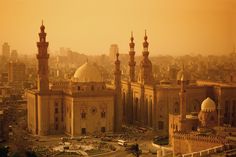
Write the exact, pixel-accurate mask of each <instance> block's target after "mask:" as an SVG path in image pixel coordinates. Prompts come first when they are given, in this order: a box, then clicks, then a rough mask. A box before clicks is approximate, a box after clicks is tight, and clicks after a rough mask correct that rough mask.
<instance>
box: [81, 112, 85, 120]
mask: <svg viewBox="0 0 236 157" xmlns="http://www.w3.org/2000/svg"><path fill="white" fill-rule="evenodd" d="M81 118H82V119H85V118H86V112H84V111H82V112H81Z"/></svg>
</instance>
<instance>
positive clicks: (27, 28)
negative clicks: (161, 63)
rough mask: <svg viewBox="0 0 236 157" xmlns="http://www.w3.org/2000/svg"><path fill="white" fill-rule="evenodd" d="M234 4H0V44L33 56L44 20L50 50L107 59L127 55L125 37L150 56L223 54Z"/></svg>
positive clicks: (72, 0)
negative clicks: (113, 48) (114, 51)
mask: <svg viewBox="0 0 236 157" xmlns="http://www.w3.org/2000/svg"><path fill="white" fill-rule="evenodd" d="M235 1H236V0H0V21H1V23H0V44H1V45H2V44H3V42H5V41H7V42H9V44H10V45H11V47H12V48H13V49H17V50H18V51H19V52H20V53H28V54H29V53H31V54H35V53H36V52H37V49H36V43H35V42H36V41H37V40H38V35H37V33H38V32H39V27H40V25H41V20H42V19H43V20H44V24H45V26H46V32H47V33H48V38H47V39H48V40H49V42H50V50H52V51H54V50H57V49H59V48H60V47H69V48H71V49H72V50H75V51H78V52H81V53H90V54H97V53H107V52H108V50H109V46H110V44H113V43H117V44H118V45H119V48H120V52H123V53H124V52H128V50H129V47H128V43H129V38H130V31H131V30H132V31H133V32H134V38H135V43H136V51H137V53H138V54H140V53H141V51H142V42H143V35H144V30H145V29H147V33H148V37H149V39H148V40H149V43H150V54H151V55H158V54H162V55H165V54H173V55H179V54H187V53H191V54H197V53H201V54H224V53H229V52H232V49H233V45H234V43H236V4H235V3H236V2H235Z"/></svg>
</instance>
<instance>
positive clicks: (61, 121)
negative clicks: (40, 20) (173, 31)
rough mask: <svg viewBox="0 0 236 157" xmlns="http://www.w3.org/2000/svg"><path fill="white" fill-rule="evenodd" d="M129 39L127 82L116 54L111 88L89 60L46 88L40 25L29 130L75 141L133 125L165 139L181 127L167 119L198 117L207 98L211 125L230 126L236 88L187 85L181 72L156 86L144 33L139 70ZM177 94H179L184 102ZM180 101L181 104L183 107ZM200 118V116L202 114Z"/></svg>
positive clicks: (234, 117)
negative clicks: (66, 78)
mask: <svg viewBox="0 0 236 157" xmlns="http://www.w3.org/2000/svg"><path fill="white" fill-rule="evenodd" d="M130 40H131V42H130V44H129V46H130V51H129V76H128V79H127V80H124V79H123V78H122V77H121V70H120V64H121V63H120V60H119V54H117V55H116V60H115V68H114V84H113V85H108V84H107V83H106V82H105V81H103V78H102V75H101V73H100V72H99V69H98V68H97V66H96V65H95V64H93V63H90V62H89V61H87V62H86V63H84V64H83V65H82V66H81V67H79V68H78V69H77V70H76V71H75V73H74V76H73V77H72V78H71V80H69V81H66V82H50V83H49V76H48V75H49V67H48V59H49V54H48V52H47V48H48V44H49V43H48V42H47V41H46V33H45V26H44V25H42V26H41V27H40V33H39V42H37V47H38V54H37V60H38V78H37V80H38V81H37V82H38V84H37V89H32V90H28V91H27V92H26V94H27V108H28V129H29V131H30V132H31V133H33V134H37V135H49V134H61V133H65V134H68V135H70V136H77V135H82V134H91V133H96V132H114V131H117V132H119V131H121V130H122V124H133V125H139V126H145V127H149V128H152V129H153V130H155V131H157V132H159V133H161V134H167V133H168V132H169V127H172V125H173V126H174V127H175V128H176V125H177V127H178V128H179V127H180V128H181V126H179V125H178V124H177V123H176V124H172V123H170V121H169V115H170V114H172V115H173V116H174V115H178V114H180V112H183V113H184V114H185V115H191V114H194V113H199V112H200V111H201V102H203V101H204V100H205V99H206V98H208V97H209V100H210V99H212V101H214V102H215V104H216V105H215V108H214V109H215V110H214V111H215V112H214V114H213V115H214V116H213V117H214V125H215V121H216V120H217V125H223V124H228V125H231V126H236V86H234V85H233V84H227V83H217V82H207V81H199V80H195V81H194V80H191V75H190V74H189V72H188V71H187V69H186V68H184V67H183V68H182V69H181V70H180V71H179V72H178V73H177V74H176V76H175V78H176V79H175V80H162V81H159V82H157V81H156V80H154V77H153V74H152V62H151V61H150V59H149V50H148V47H149V43H148V37H147V34H146V33H145V36H144V42H143V52H142V60H141V62H140V64H139V68H136V61H135V43H134V37H133V35H131V39H130ZM136 69H139V70H138V71H136ZM183 89H184V90H183ZM182 90H183V91H184V92H183V91H182ZM179 91H182V93H180V92H179ZM179 95H184V98H183V99H184V100H182V99H181V98H182V97H179ZM181 102H184V103H185V104H184V105H183V106H184V108H182V107H181ZM200 117H204V114H202V115H201V116H200ZM216 117H217V118H216ZM170 119H175V118H173V117H172V118H171V117H170ZM210 119H211V118H210ZM200 120H201V121H202V125H206V124H205V123H204V122H203V121H205V119H204V118H202V119H200ZM174 121H175V120H174ZM188 123H191V124H193V125H191V129H196V127H197V126H196V125H197V124H196V125H195V123H197V122H195V121H194V120H192V121H191V122H188ZM206 123H207V124H208V121H206ZM212 125H213V124H212Z"/></svg>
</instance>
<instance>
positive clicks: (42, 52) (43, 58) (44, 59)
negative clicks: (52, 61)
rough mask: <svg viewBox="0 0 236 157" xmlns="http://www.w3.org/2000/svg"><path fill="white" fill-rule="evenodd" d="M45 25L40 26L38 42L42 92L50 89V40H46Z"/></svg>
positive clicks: (39, 86)
mask: <svg viewBox="0 0 236 157" xmlns="http://www.w3.org/2000/svg"><path fill="white" fill-rule="evenodd" d="M46 36H47V34H46V33H45V26H44V25H43V21H42V25H41V26H40V33H39V42H37V47H38V54H37V59H38V91H39V92H41V93H45V92H48V90H49V76H48V74H49V68H48V58H49V54H48V51H47V49H48V42H46Z"/></svg>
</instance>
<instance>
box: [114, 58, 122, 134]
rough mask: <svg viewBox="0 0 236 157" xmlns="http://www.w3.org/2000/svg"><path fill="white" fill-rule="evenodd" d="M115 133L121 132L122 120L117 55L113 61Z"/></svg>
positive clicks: (119, 72) (119, 71)
mask: <svg viewBox="0 0 236 157" xmlns="http://www.w3.org/2000/svg"><path fill="white" fill-rule="evenodd" d="M114 75H115V80H114V84H115V93H116V96H115V124H114V125H115V126H114V127H115V131H116V132H120V131H121V129H122V128H121V125H122V119H123V117H122V116H123V113H122V112H123V109H122V104H121V102H122V101H121V70H120V60H119V53H116V61H115V71H114Z"/></svg>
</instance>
